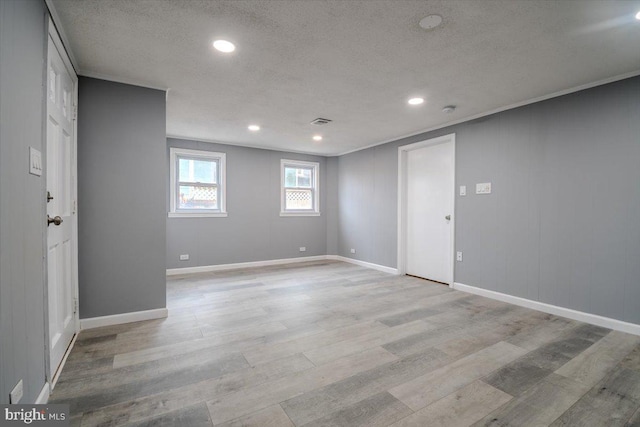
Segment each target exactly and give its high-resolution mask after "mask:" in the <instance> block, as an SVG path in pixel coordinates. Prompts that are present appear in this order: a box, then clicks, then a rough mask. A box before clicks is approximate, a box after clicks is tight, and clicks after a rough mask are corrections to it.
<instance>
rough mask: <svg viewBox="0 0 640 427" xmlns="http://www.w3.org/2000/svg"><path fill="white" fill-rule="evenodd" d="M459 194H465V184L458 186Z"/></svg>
mask: <svg viewBox="0 0 640 427" xmlns="http://www.w3.org/2000/svg"><path fill="white" fill-rule="evenodd" d="M460 195H461V196H466V195H467V186H466V185H461V186H460Z"/></svg>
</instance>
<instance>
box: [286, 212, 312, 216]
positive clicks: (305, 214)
mask: <svg viewBox="0 0 640 427" xmlns="http://www.w3.org/2000/svg"><path fill="white" fill-rule="evenodd" d="M280 216H320V212H280Z"/></svg>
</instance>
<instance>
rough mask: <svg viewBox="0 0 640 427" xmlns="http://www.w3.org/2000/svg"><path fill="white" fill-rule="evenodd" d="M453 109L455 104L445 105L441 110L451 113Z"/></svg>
mask: <svg viewBox="0 0 640 427" xmlns="http://www.w3.org/2000/svg"><path fill="white" fill-rule="evenodd" d="M454 111H456V106H455V105H447V106H446V107H444V108H443V109H442V112H443V113H446V114H449V113H453V112H454Z"/></svg>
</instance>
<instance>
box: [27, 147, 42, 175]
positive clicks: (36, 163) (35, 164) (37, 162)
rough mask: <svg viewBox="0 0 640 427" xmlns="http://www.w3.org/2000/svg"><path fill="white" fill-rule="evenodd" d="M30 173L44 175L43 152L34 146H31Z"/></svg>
mask: <svg viewBox="0 0 640 427" xmlns="http://www.w3.org/2000/svg"><path fill="white" fill-rule="evenodd" d="M29 173H30V174H31V175H35V176H42V153H40V151H38V150H36V149H35V148H33V147H29Z"/></svg>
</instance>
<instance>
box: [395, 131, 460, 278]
mask: <svg viewBox="0 0 640 427" xmlns="http://www.w3.org/2000/svg"><path fill="white" fill-rule="evenodd" d="M405 171H406V216H405V218H406V239H405V241H406V273H407V274H410V275H413V276H418V277H422V278H425V279H429V280H434V281H437V282H443V283H447V284H449V285H451V284H452V282H453V233H452V227H453V224H452V217H453V197H454V149H453V141H452V140H451V139H446V140H445V141H443V142H438V143H435V144H433V145H427V146H424V147H421V148H416V149H412V150H408V151H407V152H406V167H405Z"/></svg>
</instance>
